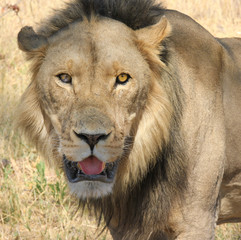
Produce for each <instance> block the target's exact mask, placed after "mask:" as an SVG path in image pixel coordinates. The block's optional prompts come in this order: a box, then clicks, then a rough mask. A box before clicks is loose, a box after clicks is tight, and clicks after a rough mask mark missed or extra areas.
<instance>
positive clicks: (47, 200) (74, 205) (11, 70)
mask: <svg viewBox="0 0 241 240" xmlns="http://www.w3.org/2000/svg"><path fill="white" fill-rule="evenodd" d="M162 2H163V5H164V6H166V7H167V8H170V9H176V10H179V11H181V12H183V13H185V14H187V15H189V16H191V17H192V18H194V19H195V20H196V21H197V22H199V23H200V24H201V25H203V26H204V27H205V28H206V29H207V30H209V31H210V32H211V33H212V34H213V35H215V36H217V37H224V36H226V37H241V0H202V1H200V0H163V1H162ZM63 4H64V1H61V0H52V1H46V0H15V1H13V0H0V240H6V239H11V240H12V239H16V240H17V239H24V240H25V239H27V240H28V239H29V240H30V239H31V240H32V239H44V240H46V239H53V240H56V239H61V240H62V239H68V240H74V239H87V240H92V239H93V240H94V239H99V240H104V239H106V240H107V239H111V238H110V236H109V234H108V233H106V232H104V233H103V234H102V235H101V236H98V232H96V225H95V222H94V218H93V216H90V217H89V216H87V214H86V211H88V210H84V212H83V215H82V214H81V212H82V211H81V209H80V210H78V202H77V201H76V199H74V198H73V197H71V196H70V195H69V194H68V190H67V187H66V185H65V180H64V177H63V175H62V174H61V173H58V172H57V173H56V172H53V170H50V169H49V168H48V167H46V166H45V164H44V163H43V161H42V159H41V158H40V157H39V156H38V154H37V153H36V151H35V149H33V148H31V147H30V146H29V145H28V144H26V142H25V141H24V140H23V139H22V138H21V136H20V134H19V133H17V132H13V130H12V123H13V119H14V111H15V107H16V105H17V103H18V101H19V98H20V96H21V94H22V93H23V91H24V89H25V88H26V87H27V85H28V83H29V79H30V74H29V71H28V68H29V64H28V63H27V62H26V61H25V59H24V55H23V53H22V52H21V51H20V50H18V46H17V41H16V37H17V33H18V32H19V30H20V29H21V27H23V26H25V25H31V26H33V27H34V26H36V25H37V23H38V22H39V21H40V20H41V19H43V18H44V17H46V16H49V15H50V14H51V13H52V9H53V8H59V7H61V6H63ZM240 239H241V225H240V224H225V225H222V226H218V227H217V230H216V240H240Z"/></svg>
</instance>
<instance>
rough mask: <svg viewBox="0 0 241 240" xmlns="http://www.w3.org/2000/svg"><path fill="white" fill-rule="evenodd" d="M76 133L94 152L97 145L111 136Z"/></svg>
mask: <svg viewBox="0 0 241 240" xmlns="http://www.w3.org/2000/svg"><path fill="white" fill-rule="evenodd" d="M74 133H75V135H76V136H77V137H78V138H80V139H81V140H83V141H85V142H86V143H87V144H88V145H89V146H90V149H91V151H93V149H94V147H95V145H96V144H97V143H98V142H99V141H100V140H106V139H107V138H108V137H109V135H110V134H111V132H110V133H108V134H105V133H102V134H87V133H77V132H75V131H74Z"/></svg>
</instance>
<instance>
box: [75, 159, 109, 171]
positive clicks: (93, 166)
mask: <svg viewBox="0 0 241 240" xmlns="http://www.w3.org/2000/svg"><path fill="white" fill-rule="evenodd" d="M78 164H79V165H80V168H81V170H82V171H83V172H84V173H85V174H87V175H97V174H100V173H101V172H102V171H103V170H104V167H105V165H104V163H103V162H101V161H100V160H99V159H98V158H96V157H94V156H91V157H88V158H86V159H84V160H83V161H81V162H78Z"/></svg>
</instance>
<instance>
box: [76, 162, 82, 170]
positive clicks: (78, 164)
mask: <svg viewBox="0 0 241 240" xmlns="http://www.w3.org/2000/svg"><path fill="white" fill-rule="evenodd" d="M77 167H78V169H79V170H82V168H81V165H80V162H78V163H77Z"/></svg>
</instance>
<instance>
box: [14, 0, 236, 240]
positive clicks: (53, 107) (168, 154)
mask: <svg viewBox="0 0 241 240" xmlns="http://www.w3.org/2000/svg"><path fill="white" fill-rule="evenodd" d="M18 43H19V47H20V49H22V50H23V51H25V52H26V53H27V57H28V59H31V61H32V69H31V70H32V80H31V83H30V85H29V87H28V88H27V89H26V91H25V93H24V95H23V96H22V99H21V103H20V105H19V108H18V124H19V127H20V128H21V129H22V130H23V132H24V133H25V134H26V135H27V137H28V138H29V139H30V141H31V142H33V143H34V144H35V145H36V146H37V148H38V149H39V150H40V152H41V153H42V154H44V156H45V157H46V158H47V159H49V161H50V163H51V164H52V165H53V166H55V167H63V169H64V171H65V174H66V179H67V180H66V181H67V182H68V184H69V188H70V191H71V192H72V193H73V194H75V195H76V196H78V197H79V198H80V199H81V200H82V201H83V202H86V203H87V204H88V205H89V206H91V207H93V208H94V209H95V211H96V212H97V213H99V214H100V217H101V216H103V217H104V219H105V222H106V226H107V227H108V228H109V230H110V232H111V234H112V236H113V239H115V240H117V239H121V240H124V239H126V240H133V239H138V240H146V239H151V240H153V239H158V240H159V239H179V240H180V239H182V240H188V239H190V240H194V239H195V240H198V239H199V240H204V239H214V231H215V225H216V223H218V224H219V223H224V222H236V221H239V220H241V159H240V156H241V108H240V107H239V106H240V102H241V77H240V76H241V40H240V39H237V38H236V39H217V38H214V37H213V36H212V35H211V34H210V33H208V32H207V31H206V30H205V29H203V28H202V27H201V26H200V25H199V24H198V23H196V22H195V21H193V20H192V19H191V18H189V17H187V16H186V15H183V14H181V13H179V12H176V11H172V10H166V9H164V8H162V7H161V5H158V4H155V3H154V0H75V1H74V2H73V3H71V4H68V5H67V6H66V9H64V10H61V11H59V12H56V14H55V15H54V16H53V17H52V18H50V19H49V20H47V21H46V22H45V23H43V24H42V25H41V26H40V28H39V29H38V30H37V31H36V32H34V30H33V29H32V28H31V27H24V28H23V29H22V30H21V31H20V33H19V35H18Z"/></svg>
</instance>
